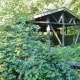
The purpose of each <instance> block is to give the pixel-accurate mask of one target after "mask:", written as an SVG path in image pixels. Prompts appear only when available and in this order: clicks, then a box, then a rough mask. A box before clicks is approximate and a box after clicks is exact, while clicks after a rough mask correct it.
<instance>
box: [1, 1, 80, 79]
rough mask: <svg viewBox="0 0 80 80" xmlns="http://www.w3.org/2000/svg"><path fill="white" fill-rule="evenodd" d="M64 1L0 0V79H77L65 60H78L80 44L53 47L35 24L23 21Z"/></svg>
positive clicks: (75, 73)
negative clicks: (39, 32)
mask: <svg viewBox="0 0 80 80" xmlns="http://www.w3.org/2000/svg"><path fill="white" fill-rule="evenodd" d="M58 2H59V4H58ZM63 3H64V1H63V0H62V1H61V0H59V1H58V0H51V1H50V0H31V1H30V0H1V1H0V80H79V79H78V77H77V72H76V71H74V70H73V69H71V68H70V66H69V65H68V64H67V62H68V61H70V60H72V61H80V58H79V56H80V55H79V53H80V51H79V45H76V46H74V47H68V48H67V47H64V48H62V47H60V46H57V47H54V48H53V47H51V46H48V45H46V43H45V36H42V35H41V34H38V32H37V29H38V26H34V25H32V24H25V22H26V21H29V20H32V18H33V14H34V13H39V12H42V11H45V10H48V9H53V8H56V7H57V8H58V7H61V6H62V5H63ZM72 3H73V4H75V3H74V2H72ZM72 3H71V6H73V4H72ZM69 4H70V3H69ZM69 4H68V3H67V4H66V5H67V7H68V5H69ZM76 4H78V3H76ZM78 5H79V4H78ZM76 8H77V6H76V7H75V9H76ZM78 9H79V8H78ZM78 9H77V10H78Z"/></svg>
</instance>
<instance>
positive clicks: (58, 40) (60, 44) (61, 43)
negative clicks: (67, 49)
mask: <svg viewBox="0 0 80 80" xmlns="http://www.w3.org/2000/svg"><path fill="white" fill-rule="evenodd" d="M50 27H51V30H52V31H53V33H54V35H55V37H56V38H57V40H58V42H59V44H60V45H61V46H62V43H61V41H60V39H59V37H58V35H57V34H56V32H55V30H54V28H53V27H52V26H51V25H50Z"/></svg>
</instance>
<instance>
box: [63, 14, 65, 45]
mask: <svg viewBox="0 0 80 80" xmlns="http://www.w3.org/2000/svg"><path fill="white" fill-rule="evenodd" d="M62 23H63V26H62V46H64V45H65V44H64V43H65V40H64V36H65V35H64V34H65V33H64V28H65V24H64V13H62Z"/></svg>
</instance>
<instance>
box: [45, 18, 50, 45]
mask: <svg viewBox="0 0 80 80" xmlns="http://www.w3.org/2000/svg"><path fill="white" fill-rule="evenodd" d="M46 21H47V22H49V17H47V18H46ZM46 31H47V44H48V45H50V25H49V24H47V28H46Z"/></svg>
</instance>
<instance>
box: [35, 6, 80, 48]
mask: <svg viewBox="0 0 80 80" xmlns="http://www.w3.org/2000/svg"><path fill="white" fill-rule="evenodd" d="M34 24H37V25H39V26H40V27H41V29H40V30H41V31H46V30H47V34H48V40H50V31H52V32H53V33H54V35H55V36H56V38H57V40H58V42H59V44H60V45H62V46H64V45H65V32H66V34H67V27H69V26H73V27H74V36H75V29H76V26H79V25H80V19H79V18H78V17H77V16H76V15H75V14H74V13H73V12H72V11H70V10H69V9H67V8H65V7H62V8H59V9H54V10H50V11H47V12H43V13H40V14H37V15H35V16H34ZM59 28H62V41H61V40H60V39H59V37H58V35H57V33H56V31H59ZM79 33H80V32H79ZM79 33H78V34H77V37H76V38H75V41H74V43H75V44H76V43H77V40H78V37H79ZM49 44H50V42H49Z"/></svg>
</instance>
